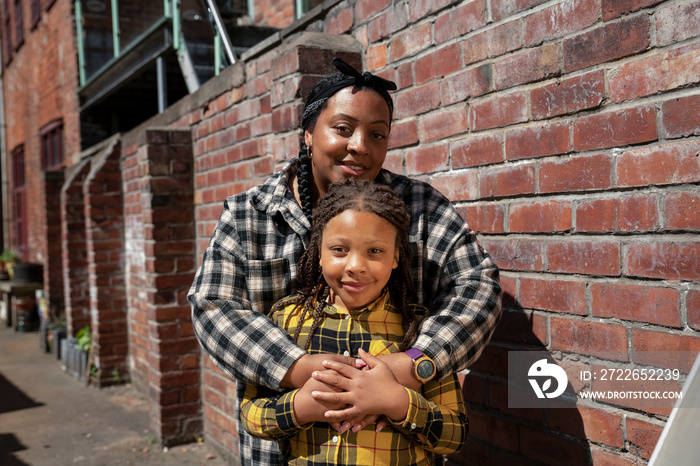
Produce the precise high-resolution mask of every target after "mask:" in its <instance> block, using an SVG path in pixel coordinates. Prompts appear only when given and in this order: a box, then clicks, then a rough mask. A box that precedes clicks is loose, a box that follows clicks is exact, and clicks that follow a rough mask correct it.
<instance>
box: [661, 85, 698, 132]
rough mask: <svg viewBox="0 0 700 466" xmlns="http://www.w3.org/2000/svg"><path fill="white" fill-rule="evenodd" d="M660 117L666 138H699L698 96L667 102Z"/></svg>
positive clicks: (662, 107) (663, 105)
mask: <svg viewBox="0 0 700 466" xmlns="http://www.w3.org/2000/svg"><path fill="white" fill-rule="evenodd" d="M661 115H662V120H661V122H662V124H663V128H664V132H665V133H666V137H668V138H680V137H685V136H700V94H696V95H691V96H687V97H678V98H676V99H672V100H667V101H666V102H664V103H663V104H662V106H661Z"/></svg>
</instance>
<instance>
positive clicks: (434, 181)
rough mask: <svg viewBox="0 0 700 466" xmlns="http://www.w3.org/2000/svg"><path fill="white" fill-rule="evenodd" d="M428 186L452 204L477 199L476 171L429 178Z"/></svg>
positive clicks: (477, 182)
mask: <svg viewBox="0 0 700 466" xmlns="http://www.w3.org/2000/svg"><path fill="white" fill-rule="evenodd" d="M430 184H431V185H432V186H433V188H435V189H437V190H438V191H440V192H441V193H442V194H444V195H445V197H447V198H448V199H449V200H451V201H452V202H455V201H460V200H471V199H477V198H478V197H479V181H478V176H477V172H476V171H461V172H448V173H446V174H440V175H436V176H433V177H432V178H431V180H430Z"/></svg>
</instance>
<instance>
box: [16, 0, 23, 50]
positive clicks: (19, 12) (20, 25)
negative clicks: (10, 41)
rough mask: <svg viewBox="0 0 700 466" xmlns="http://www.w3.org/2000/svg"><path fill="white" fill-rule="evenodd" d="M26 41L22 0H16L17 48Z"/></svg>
mask: <svg viewBox="0 0 700 466" xmlns="http://www.w3.org/2000/svg"><path fill="white" fill-rule="evenodd" d="M23 43H24V14H23V13H22V0H15V50H17V49H19V48H20V47H21V46H22V44H23Z"/></svg>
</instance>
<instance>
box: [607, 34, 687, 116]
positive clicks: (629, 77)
mask: <svg viewBox="0 0 700 466" xmlns="http://www.w3.org/2000/svg"><path fill="white" fill-rule="evenodd" d="M610 76H611V78H610V79H609V81H608V86H609V89H610V90H609V92H610V99H611V100H612V101H613V102H622V101H625V100H632V99H637V98H640V97H645V96H649V95H654V94H658V93H660V92H665V91H670V90H674V89H678V88H681V87H685V86H689V85H691V84H695V83H698V82H700V45H698V44H694V45H689V46H687V47H681V48H679V49H674V50H668V51H662V52H659V53H656V54H653V55H649V56H645V57H644V58H641V59H639V60H635V61H632V62H629V63H625V64H623V65H621V66H619V67H618V68H616V69H614V70H613V71H612V72H611V74H610ZM696 119H697V118H696Z"/></svg>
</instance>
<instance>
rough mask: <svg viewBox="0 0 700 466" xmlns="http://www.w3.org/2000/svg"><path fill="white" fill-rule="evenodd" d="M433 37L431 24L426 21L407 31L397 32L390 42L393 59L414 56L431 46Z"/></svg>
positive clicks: (397, 59) (393, 60)
mask: <svg viewBox="0 0 700 466" xmlns="http://www.w3.org/2000/svg"><path fill="white" fill-rule="evenodd" d="M431 39H432V34H431V24H430V23H424V24H421V25H419V26H415V27H413V28H411V29H409V30H407V31H405V32H402V33H399V34H397V35H396V36H395V37H393V38H392V39H391V41H390V43H389V50H391V61H392V62H395V61H399V60H401V59H402V58H406V57H410V56H413V55H415V54H417V53H419V52H421V51H423V50H425V49H427V48H428V46H430V42H431Z"/></svg>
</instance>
